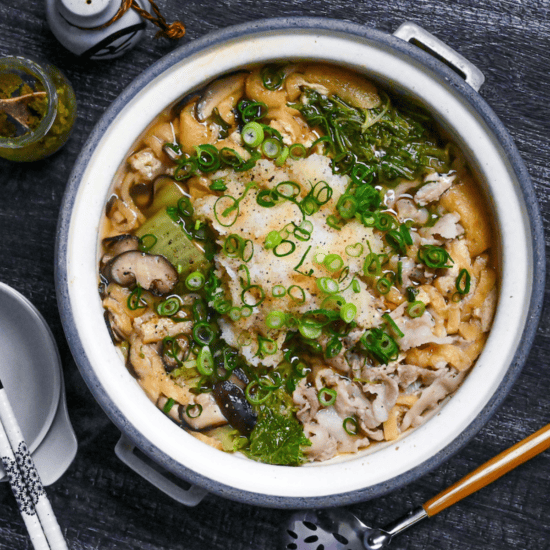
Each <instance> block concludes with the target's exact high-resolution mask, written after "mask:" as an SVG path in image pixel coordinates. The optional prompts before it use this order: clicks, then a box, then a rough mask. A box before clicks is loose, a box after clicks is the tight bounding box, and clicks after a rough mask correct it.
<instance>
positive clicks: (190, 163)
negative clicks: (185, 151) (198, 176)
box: [174, 156, 199, 181]
mask: <svg viewBox="0 0 550 550" xmlns="http://www.w3.org/2000/svg"><path fill="white" fill-rule="evenodd" d="M198 168H199V165H198V163H197V159H196V158H195V157H189V156H187V157H184V158H182V159H180V160H178V165H177V166H176V169H175V170H174V179H175V180H176V181H181V180H185V179H187V178H190V177H191V176H192V175H194V174H195V173H196V171H197V170H198Z"/></svg>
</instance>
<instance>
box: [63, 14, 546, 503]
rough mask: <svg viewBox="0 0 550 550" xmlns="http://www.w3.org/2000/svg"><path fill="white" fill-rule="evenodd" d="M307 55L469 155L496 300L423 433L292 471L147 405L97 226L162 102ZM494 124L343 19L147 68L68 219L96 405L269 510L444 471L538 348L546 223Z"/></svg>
mask: <svg viewBox="0 0 550 550" xmlns="http://www.w3.org/2000/svg"><path fill="white" fill-rule="evenodd" d="M289 21H290V23H289ZM300 22H301V23H300ZM416 50H418V52H416ZM306 59H307V60H312V61H323V62H330V63H336V64H339V65H341V66H345V67H348V68H350V69H353V70H355V71H358V72H360V73H363V74H365V75H366V76H367V77H368V78H369V79H371V80H373V81H374V82H375V83H376V84H378V85H380V86H382V87H385V88H388V89H390V90H392V91H394V92H398V93H404V94H406V95H407V96H408V97H410V98H411V99H415V100H418V101H420V102H421V103H422V104H423V105H424V106H425V107H426V108H427V109H428V110H429V111H430V112H431V114H432V115H433V117H434V118H435V119H436V120H437V121H438V123H439V124H440V125H441V126H442V128H443V129H444V130H445V131H446V132H448V134H449V136H450V138H451V139H452V140H453V141H455V142H456V143H457V144H458V145H459V147H460V148H461V149H462V150H463V151H464V153H465V154H466V157H467V158H468V161H469V164H470V167H471V168H472V170H473V171H474V172H475V174H476V175H477V178H478V180H479V182H480V183H481V184H482V185H483V187H484V189H485V192H486V194H487V196H488V197H489V202H490V204H491V207H492V209H493V211H494V216H495V226H496V228H497V235H498V238H499V239H500V244H499V250H500V260H501V261H500V289H499V293H500V298H499V303H498V308H497V312H496V316H495V319H494V324H493V328H492V330H491V333H490V336H489V339H488V341H487V343H486V346H485V349H484V351H483V353H482V355H481V356H480V358H479V359H478V361H477V363H476V365H475V366H474V368H473V369H472V371H471V373H470V375H469V376H468V377H467V379H466V381H465V382H464V383H463V384H462V386H461V387H460V388H459V390H458V391H457V392H456V394H455V395H454V396H453V397H452V398H451V399H450V400H449V402H448V403H446V404H445V405H444V406H443V407H442V408H441V409H440V410H439V411H438V413H437V414H436V415H434V416H433V417H432V418H431V419H430V420H429V421H427V422H426V423H425V424H424V425H423V426H421V427H420V428H418V429H416V430H415V431H413V432H412V433H410V434H408V435H407V436H406V437H403V438H402V439H401V440H398V441H396V442H394V443H391V444H387V445H385V446H384V447H382V448H380V449H379V450H377V451H376V452H368V451H366V452H363V453H359V454H357V455H353V456H350V457H349V458H348V459H346V458H345V457H340V458H339V459H336V460H332V461H330V462H325V463H322V464H318V465H306V466H302V467H283V466H272V465H266V464H261V463H257V462H254V461H251V460H249V459H246V458H244V457H241V456H238V455H233V454H227V453H223V452H220V451H218V450H215V449H213V448H211V447H209V446H207V445H206V444H204V443H202V442H200V441H198V440H197V439H195V438H194V437H192V436H191V435H189V434H187V433H186V432H185V431H183V430H182V429H181V428H180V427H178V426H177V425H176V424H175V423H173V422H172V421H171V420H169V419H168V418H167V417H166V416H165V415H164V414H163V413H162V412H161V411H160V410H159V409H157V407H156V406H155V405H154V404H153V403H152V402H151V401H149V399H148V398H147V397H146V395H145V393H144V392H143V391H142V389H141V388H140V386H139V385H138V384H137V382H136V381H135V380H134V378H132V376H131V375H130V373H129V372H128V371H127V369H126V367H125V366H124V363H123V361H122V360H121V356H120V355H119V353H118V352H117V350H116V349H115V347H114V345H113V344H112V342H111V339H110V337H109V334H108V332H107V328H106V326H105V323H104V321H103V308H102V305H101V300H100V297H99V295H98V290H97V289H98V267H97V265H98V254H99V252H98V250H99V249H98V231H99V224H100V220H101V218H102V216H103V213H104V209H105V203H106V201H107V198H108V196H109V193H110V189H111V183H112V180H113V176H114V174H115V172H116V170H117V169H118V168H119V166H120V165H121V163H123V162H124V161H125V158H126V155H127V153H128V151H129V149H130V148H131V146H132V144H133V143H134V141H135V140H136V138H137V137H138V136H139V134H140V133H141V132H143V130H144V129H145V128H146V127H147V126H148V125H149V124H150V123H151V121H152V120H153V119H154V118H155V117H156V116H157V115H158V114H159V113H160V112H161V111H162V110H163V109H164V108H165V107H167V106H169V105H171V104H173V103H174V102H176V101H177V100H178V99H179V98H181V97H182V96H184V95H186V94H188V93H189V92H190V91H193V90H195V89H198V88H201V87H202V86H204V85H205V84H206V83H208V82H209V81H211V80H212V79H214V78H216V77H218V76H219V75H222V74H224V73H227V72H231V71H233V70H235V69H236V68H239V67H243V66H246V65H249V64H256V63H263V62H269V61H273V60H306ZM476 98H477V99H476ZM476 102H477V103H476ZM495 119H496V117H494V115H493V113H492V111H490V109H489V108H488V107H487V106H486V104H485V103H484V102H483V100H482V99H480V98H479V96H477V94H475V92H474V91H473V90H471V89H469V87H468V86H467V85H466V84H465V83H464V82H463V81H462V80H461V79H460V78H459V77H458V76H456V75H455V74H454V73H453V72H452V71H451V70H450V69H448V68H447V67H445V66H444V65H443V64H441V63H440V62H438V61H435V60H433V59H432V58H430V56H429V55H428V54H426V53H424V52H422V51H420V50H419V49H417V48H416V47H414V46H412V45H410V44H408V43H405V42H403V41H401V40H399V39H397V38H394V37H392V36H389V35H385V34H382V33H378V32H376V31H372V30H369V29H365V28H363V27H359V26H357V25H353V24H349V23H343V22H335V21H329V20H315V19H313V20H310V19H305V20H292V19H291V20H268V21H265V22H262V23H258V24H248V25H243V26H241V27H237V28H232V29H226V30H225V31H222V32H220V33H217V34H214V35H211V36H209V37H206V38H204V39H201V40H199V41H195V42H193V43H191V44H190V45H188V46H186V47H184V48H183V49H180V50H176V51H175V52H173V53H172V54H170V55H169V56H167V57H166V58H164V59H163V60H161V61H160V62H159V63H157V64H156V65H154V66H153V67H151V68H150V69H149V70H148V71H146V73H144V75H142V76H141V77H140V78H139V79H138V80H137V81H136V83H135V84H133V85H132V86H130V88H128V89H127V90H126V91H125V92H124V93H123V94H122V96H121V97H120V98H119V99H118V100H117V101H116V102H115V104H114V105H113V106H112V107H111V108H110V109H109V111H108V112H107V113H106V115H105V116H104V118H103V119H102V120H101V122H100V123H99V125H98V126H97V128H96V129H95V130H94V133H93V134H92V136H91V138H90V140H89V142H88V144H87V146H86V148H85V150H84V151H83V153H82V155H81V157H80V159H79V161H78V162H77V165H76V167H75V170H74V172H73V176H72V178H71V182H70V184H69V189H68V191H67V196H66V197H65V203H64V207H63V210H62V216H61V219H60V237H59V242H58V257H59V264H58V267H57V269H58V273H57V281H58V292H59V300H60V309H61V313H62V318H63V322H64V325H65V329H66V333H67V338H68V340H69V343H70V345H71V348H72V350H73V354H74V355H75V359H76V361H77V363H78V365H79V367H80V370H81V372H82V374H83V376H84V378H85V380H86V382H87V383H88V385H89V386H90V389H91V390H92V392H93V393H94V396H95V397H96V399H98V401H99V402H100V404H101V405H102V406H103V408H104V409H105V411H106V412H107V414H108V415H109V416H110V417H111V419H112V420H113V421H114V422H115V424H117V426H118V427H119V428H120V429H121V431H123V432H124V433H126V434H127V435H128V436H129V437H130V439H131V440H132V441H133V442H134V443H135V444H136V445H137V446H138V447H139V448H141V449H142V450H143V451H144V452H145V453H146V454H147V455H149V456H150V457H151V458H153V459H154V460H155V461H157V462H158V463H160V464H162V465H163V466H164V467H165V468H167V469H168V470H170V471H172V473H174V474H176V475H177V476H179V477H182V478H185V479H187V480H189V481H191V482H192V483H197V484H199V485H201V486H203V487H205V488H206V489H207V490H209V491H213V492H215V493H217V494H220V495H222V496H227V497H229V498H234V499H237V500H242V501H247V502H252V503H255V504H260V505H268V506H282V507H287V506H289V507H308V506H323V505H327V506H328V505H336V504H346V503H349V502H353V501H357V500H361V499H366V498H370V497H373V496H376V495H380V494H382V493H384V492H387V491H389V490H391V489H394V488H396V487H398V486H399V485H403V484H404V483H406V482H408V481H410V480H412V479H414V478H415V477H418V476H419V475H421V474H422V473H425V472H426V471H427V470H428V469H429V468H432V467H434V466H435V465H437V464H439V463H441V462H442V461H443V460H444V459H445V458H446V457H447V456H448V455H450V454H451V453H452V452H456V450H457V449H458V448H459V447H460V446H461V445H463V444H464V443H465V442H466V440H467V439H469V438H470V437H472V436H473V435H474V433H475V432H476V431H477V430H478V429H479V428H480V427H481V424H482V423H483V422H485V421H487V419H488V418H489V416H490V414H491V413H492V412H493V411H494V408H495V407H496V404H498V403H500V401H501V400H502V397H503V395H504V394H505V393H506V391H507V390H508V389H509V387H510V385H511V382H512V381H513V379H514V378H515V376H516V375H517V372H518V370H519V368H518V363H519V364H521V362H523V360H524V359H525V355H526V349H525V346H526V345H527V347H528V346H529V344H530V342H531V341H532V332H529V331H531V329H530V328H529V325H530V324H532V323H533V322H534V323H535V324H536V320H537V317H538V308H537V307H536V306H537V304H536V303H535V302H536V297H534V296H533V295H534V290H536V288H537V287H536V285H538V283H537V282H536V281H535V279H536V277H535V276H534V270H535V265H536V264H539V267H540V266H542V267H541V269H542V270H543V271H544V262H543V261H541V251H540V246H539V244H538V241H540V239H538V241H537V238H536V235H535V238H534V237H533V236H532V232H533V233H534V234H535V233H537V232H538V231H540V220H538V218H537V216H538V211H537V207H536V204H533V201H534V198H533V196H532V189H531V187H530V184H529V182H528V178H527V175H526V173H525V170H524V167H523V165H522V164H521V160H519V157H518V156H517V151H515V148H514V146H513V144H511V141H510V140H509V136H508V135H507V133H506V132H505V131H504V129H502V128H501V127H500V126H499V125H500V122H498V119H496V122H495ZM533 216H534V217H535V218H536V219H535V222H533ZM533 223H534V225H533ZM539 237H540V235H539ZM542 254H543V253H542ZM542 275H544V273H542ZM534 285H535V286H534ZM538 288H539V289H540V288H541V287H540V286H539V287H538ZM533 300H535V302H533ZM537 303H538V302H537ZM533 304H535V305H533ZM539 305H540V304H539ZM528 321H529V322H528ZM526 327H527V328H526ZM524 330H527V333H525V334H524ZM522 338H523V343H522ZM522 346H523V348H522ZM520 366H521V365H520ZM480 419H481V420H480Z"/></svg>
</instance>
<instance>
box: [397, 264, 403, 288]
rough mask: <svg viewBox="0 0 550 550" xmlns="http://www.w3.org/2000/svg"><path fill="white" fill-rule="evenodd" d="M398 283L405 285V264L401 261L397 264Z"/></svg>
mask: <svg viewBox="0 0 550 550" xmlns="http://www.w3.org/2000/svg"><path fill="white" fill-rule="evenodd" d="M397 282H398V283H399V284H400V285H402V284H403V262H402V261H401V260H399V261H398V262H397Z"/></svg>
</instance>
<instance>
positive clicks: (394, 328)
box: [382, 313, 405, 338]
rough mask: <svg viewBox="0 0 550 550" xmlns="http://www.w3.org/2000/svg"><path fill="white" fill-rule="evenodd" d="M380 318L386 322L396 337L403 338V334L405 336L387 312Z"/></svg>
mask: <svg viewBox="0 0 550 550" xmlns="http://www.w3.org/2000/svg"><path fill="white" fill-rule="evenodd" d="M382 319H384V321H386V323H388V325H389V326H390V328H391V330H392V331H393V333H394V334H395V335H396V336H397V337H398V338H403V336H405V335H404V334H403V332H402V331H401V329H400V328H399V327H398V326H397V324H396V323H395V321H394V320H393V319H392V318H391V315H390V314H389V313H384V315H382Z"/></svg>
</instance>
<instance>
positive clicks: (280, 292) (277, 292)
mask: <svg viewBox="0 0 550 550" xmlns="http://www.w3.org/2000/svg"><path fill="white" fill-rule="evenodd" d="M271 294H272V295H273V297H274V298H282V297H283V296H284V295H285V294H286V288H285V287H284V286H283V285H275V286H274V287H273V289H272V290H271Z"/></svg>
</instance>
